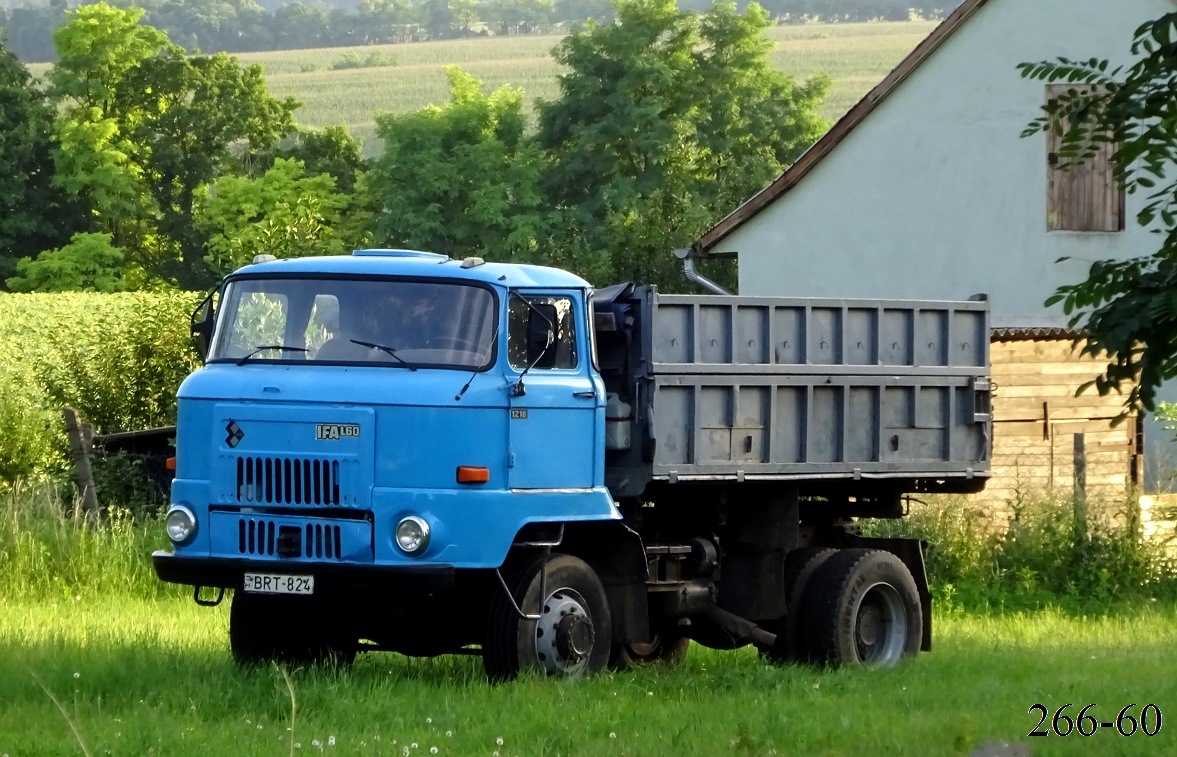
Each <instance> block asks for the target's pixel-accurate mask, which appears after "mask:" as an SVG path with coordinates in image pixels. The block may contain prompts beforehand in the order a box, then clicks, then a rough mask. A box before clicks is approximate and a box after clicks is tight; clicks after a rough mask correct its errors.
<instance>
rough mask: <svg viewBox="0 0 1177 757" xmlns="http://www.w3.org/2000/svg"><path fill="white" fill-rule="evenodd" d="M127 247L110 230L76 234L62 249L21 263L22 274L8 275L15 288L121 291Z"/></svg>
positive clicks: (49, 290) (30, 289) (18, 267)
mask: <svg viewBox="0 0 1177 757" xmlns="http://www.w3.org/2000/svg"><path fill="white" fill-rule="evenodd" d="M125 261H126V250H123V249H121V248H119V247H115V246H113V245H112V244H111V240H110V235H109V234H84V233H83V234H75V235H74V236H73V239H71V240H70V243H69V244H67V245H65V246H64V247H62V248H61V249H59V250H49V251H47V252H43V253H41V254H40V255H38V256H37V258H36V259H35V260H33V259H29V258H26V259H24V260H21V261H20V262H19V263H17V265H16V267H17V271H18V272H19V274H20V275H19V276H14V277H12V278H10V279H8V286H9V288H11V289H12V291H14V292H119V291H122V290H123V289H124V288H125V287H124V282H123V277H122V269H123V265H124V263H125Z"/></svg>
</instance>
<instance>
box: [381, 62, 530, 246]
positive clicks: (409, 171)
mask: <svg viewBox="0 0 1177 757" xmlns="http://www.w3.org/2000/svg"><path fill="white" fill-rule="evenodd" d="M446 75H447V76H448V77H449V80H450V89H451V99H450V102H449V103H448V104H447V105H445V106H443V107H436V106H431V107H429V108H426V109H424V110H421V111H418V112H416V113H410V114H407V115H402V116H392V115H379V116H377V124H378V126H377V129H378V133H379V135H380V137H381V138H383V139H384V152H383V154H382V155H381V156H380V158H379V159H377V161H376V162H375V164H374V165H373V167H372V170H371V172H370V175H369V177H368V181H369V191H370V192H371V194H372V196H373V197H374V198H375V205H374V208H375V222H376V239H377V242H378V243H388V244H393V245H398V246H407V247H419V248H422V249H429V250H436V251H437V252H443V253H446V254H450V255H453V256H457V257H461V256H464V255H467V254H480V255H486V256H488V257H492V258H494V259H497V260H518V259H531V258H532V257H534V256H535V255H537V253H538V252H539V251H540V247H539V242H538V241H537V240H538V239H539V237H540V235H541V231H542V222H543V219H542V217H541V211H542V208H543V204H544V203H543V199H542V197H541V195H540V193H539V191H538V177H539V169H540V163H541V160H542V156H541V154H540V151H539V150H538V149H536V147H535V146H534V145H533V144H531V142H530V141H528V140H527V139H526V138H525V136H524V125H525V121H524V117H523V93H522V91H520V90H518V89H516V88H513V87H502V88H500V89H498V90H496V91H495V92H493V93H492V94H490V95H484V94H482V92H481V91H480V85H481V82H479V81H478V79H476V78H474V77H473V76H471V75H469V74H467V73H464V72H462V71H461V70H460V69H458V68H457V67H455V66H451V67H447V69H446Z"/></svg>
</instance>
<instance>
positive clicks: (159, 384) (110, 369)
mask: <svg viewBox="0 0 1177 757" xmlns="http://www.w3.org/2000/svg"><path fill="white" fill-rule="evenodd" d="M199 298H200V295H197V294H191V293H179V292H158V293H145V292H134V293H122V294H73V293H70V294H0V355H3V356H4V357H3V360H4V363H5V364H6V365H8V366H12V365H19V366H22V368H21V370H24V371H27V373H26V374H24V375H25V376H26V378H25V379H22V381H21V383H22V384H23V386H25V387H27V388H28V390H29V391H30V392H33V394H32V395H31V396H32V397H33V399H34V400H35V401H36V403H37V405H38V406H39V407H40V408H41V409H43V410H46V411H50V412H51V413H53V415H54V418H59V417H60V416H59V415H58V414H59V413H60V411H61V408H62V407H64V406H67V405H68V406H71V407H74V408H76V409H77V410H78V412H79V413H81V415H82V417H83V418H85V419H86V420H87V421H89V422H90V423H92V424H93V425H94V428H95V431H96V432H97V433H106V432H112V431H125V430H131V429H140V428H149V427H152V426H166V425H170V424H172V423H174V422H175V412H176V404H175V393H176V389H177V388H178V387H179V385H180V382H181V381H182V380H183V379H184V377H185V376H187V375H188V374H189V373H191V372H192V371H193V370H194V369H195V368H196V367H197V366H198V365H199V361H198V360H197V358H196V355H195V353H194V352H193V351H192V348H191V346H190V343H189V335H188V315H189V314H190V313H191V311H192V309H193V308H194V307H195V306H196V303H197V301H198V300H199ZM28 377H32V379H33V380H29V378H28ZM5 391H11V389H10V388H7V387H6V388H5ZM53 424H54V426H55V427H59V426H60V424H59V422H58V421H57V420H54V421H53ZM19 429H20V427H15V428H11V427H5V428H0V433H2V434H5V435H12V434H13V433H15V432H17V431H19ZM56 436H57V438H58V439H59V440H60V439H61V433H60V431H59V432H57V434H56ZM59 443H61V442H60V441H59Z"/></svg>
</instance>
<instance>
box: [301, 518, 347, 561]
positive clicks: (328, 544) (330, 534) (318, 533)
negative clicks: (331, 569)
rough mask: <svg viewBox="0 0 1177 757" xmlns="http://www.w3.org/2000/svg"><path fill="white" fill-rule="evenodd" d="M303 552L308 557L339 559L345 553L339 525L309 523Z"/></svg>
mask: <svg viewBox="0 0 1177 757" xmlns="http://www.w3.org/2000/svg"><path fill="white" fill-rule="evenodd" d="M303 553H304V554H305V555H306V556H307V557H315V558H321V559H322V558H325V559H328V560H338V559H339V558H340V555H341V554H342V553H343V540H342V538H341V536H340V532H339V526H324V525H323V524H321V523H308V524H307V526H306V534H305V540H304V541H303Z"/></svg>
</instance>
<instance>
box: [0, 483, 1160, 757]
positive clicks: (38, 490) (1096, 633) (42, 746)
mask: <svg viewBox="0 0 1177 757" xmlns="http://www.w3.org/2000/svg"><path fill="white" fill-rule="evenodd" d="M67 505H68V503H63V502H62V500H61V499H60V497H58V496H55V495H54V494H53V493H52V490H51V489H50V488H48V487H46V486H44V485H32V486H28V487H26V488H24V489H23V490H21V491H18V492H17V493H15V494H10V495H8V496H5V497H0V757H2V756H3V755H10V756H12V757H15V755H62V754H81V753H87V754H93V755H101V754H112V755H116V754H132V755H145V754H163V753H172V754H185V755H188V754H191V755H205V754H208V755H222V754H234V755H275V754H312V753H321V754H338V755H402V756H403V755H404V751H403V750H404V748H405V747H406V746H407V747H408V748H409V754H411V755H429V754H432V752H431V748H432V747H436V748H437V754H440V755H445V754H451V755H470V754H482V755H493V754H494V753H495V752H498V753H499V755H500V757H506V755H555V754H586V755H587V754H591V755H597V754H618V755H647V754H648V755H662V754H688V755H695V754H697V755H713V754H721V753H724V754H726V753H743V754H755V755H768V754H782V755H783V754H803V755H823V754H830V755H837V754H849V755H862V754H871V755H876V754H877V755H891V754H895V755H905V754H935V755H947V754H968V753H970V752H971V751H972V750H974V749H975V748H977V747H978V746H980V745H981V744H984V743H987V742H991V741H996V740H1002V741H1008V742H1021V743H1026V744H1029V745H1030V746H1031V747H1032V748H1033V750H1034V754H1036V755H1051V754H1072V753H1076V752H1079V753H1092V754H1096V753H1098V754H1101V755H1103V754H1108V755H1115V754H1125V755H1128V754H1132V755H1137V754H1144V755H1148V754H1158V755H1160V754H1172V753H1174V752H1175V751H1177V749H1175V748H1174V743H1173V739H1174V734H1175V733H1177V726H1174V725H1172V724H1170V725H1169V726H1168V727H1166V728H1165V729H1164V730H1162V731H1161V733H1160V734H1159V735H1157V736H1155V737H1151V738H1150V737H1147V736H1145V735H1144V734H1143V733H1137V734H1136V735H1134V736H1131V737H1127V738H1126V737H1123V736H1120V735H1118V734H1116V733H1115V732H1114V731H1103V730H1101V731H1100V732H1099V733H1097V734H1096V735H1095V736H1092V737H1090V738H1085V737H1082V736H1080V735H1078V733H1075V734H1072V735H1071V736H1068V737H1065V738H1062V737H1058V736H1048V737H1046V738H1042V739H1038V738H1033V739H1032V738H1029V737H1028V736H1027V734H1028V733H1029V731H1030V730H1031V729H1032V728H1034V727H1035V726H1036V724H1037V723H1038V718H1037V717H1035V716H1034V715H1031V714H1029V713H1028V712H1027V710H1028V708H1029V707H1030V706H1031V705H1033V704H1035V703H1041V704H1042V705H1044V706H1046V707H1047V708H1049V709H1050V710H1051V711H1052V712H1053V711H1054V710H1055V709H1057V708H1059V707H1061V706H1062V705H1064V704H1067V703H1073V704H1075V705H1077V706H1076V707H1073V708H1071V709H1070V710H1069V714H1071V715H1072V716H1074V715H1075V714H1076V713H1077V711H1078V709H1079V708H1081V707H1082V706H1084V705H1086V704H1094V705H1096V706H1095V707H1094V708H1093V711H1094V714H1095V715H1096V716H1097V717H1099V718H1100V719H1101V720H1113V719H1114V718H1115V716H1116V713H1118V712H1119V711H1120V709H1121V708H1123V707H1124V706H1126V705H1129V704H1134V705H1135V708H1134V712H1135V713H1139V710H1140V708H1141V707H1143V706H1144V705H1145V704H1148V703H1153V704H1156V705H1157V706H1158V707H1159V708H1160V709H1161V711H1162V712H1163V713H1165V714H1167V715H1168V716H1169V717H1170V718H1173V717H1174V713H1177V660H1175V658H1174V656H1173V649H1174V647H1175V646H1177V602H1174V601H1173V600H1172V599H1171V598H1170V599H1162V600H1161V601H1149V600H1148V599H1139V598H1138V599H1137V601H1136V604H1135V605H1131V606H1129V605H1127V604H1126V603H1125V602H1124V601H1123V600H1122V599H1121V600H1120V602H1118V603H1116V604H1113V605H1111V606H1110V607H1104V608H1101V609H1099V610H1098V611H1095V612H1089V613H1087V614H1084V612H1083V610H1082V609H1081V608H1082V607H1083V605H1082V604H1076V603H1074V602H1069V603H1067V604H1066V607H1068V608H1069V609H1067V610H1062V609H1058V606H1057V605H1055V606H1053V607H1052V606H1046V607H1045V609H1040V610H1037V611H1034V612H1023V611H1016V610H999V609H995V610H990V611H983V612H976V611H974V612H969V611H965V610H962V609H961V605H960V604H958V603H955V604H954V603H952V602H940V603H939V604H938V606H937V615H936V630H935V634H934V650H933V651H932V652H931V653H930V654H923V655H920V656H918V657H917V658H916V659H914V660H911V661H909V662H907V663H905V664H904V665H901V666H900V667H899V668H897V669H894V670H889V671H870V670H837V671H831V670H821V669H814V668H810V667H804V666H787V667H773V666H770V665H767V664H765V663H764V662H762V661H761V660H760V659H759V658H758V657H757V655H756V654H755V653H754V652H753V651H752V650H748V649H745V650H739V651H736V652H717V651H712V650H708V649H704V648H701V647H698V646H694V647H693V648H692V650H691V653H690V656H689V658H688V660H687V662H686V663H685V664H684V665H682V666H680V667H678V668H658V667H650V668H646V669H642V670H636V671H627V672H608V673H606V674H604V675H601V676H599V677H596V678H592V679H588V680H582V681H558V680H545V679H538V678H524V679H522V680H520V681H516V682H514V683H511V684H507V685H502V686H494V687H492V686H489V685H488V684H487V683H486V682H485V680H484V678H483V675H482V668H481V664H480V662H479V660H478V659H477V658H474V657H442V658H436V659H415V658H408V657H404V656H400V655H395V654H390V653H370V654H365V655H361V656H360V658H359V660H358V661H357V663H356V665H355V666H354V667H352V668H350V669H346V670H330V669H312V670H296V671H291V672H290V684H289V687H288V684H287V682H286V677H285V673H286V672H285V671H283V670H280V669H278V668H261V669H255V670H242V669H240V668H238V667H236V666H235V665H234V664H233V663H232V661H231V659H230V653H229V648H228V615H229V613H228V602H226V603H225V604H224V605H222V606H220V607H217V608H212V609H207V608H200V607H197V606H196V605H195V604H193V602H192V600H191V595H190V592H189V591H188V590H187V589H185V588H183V587H176V586H170V585H164V584H160V583H159V582H158V581H156V580H155V579H154V576H153V575H152V571H151V568H150V563H149V558H148V555H149V553H150V551H151V550H152V549H154V548H157V547H159V546H161V545H162V544H163V542H164V541H165V540H164V538H163V535H162V533H161V529H160V525H159V524H158V523H157V522H155V521H152V520H150V519H146V520H144V521H142V522H134V521H130V520H119V521H115V522H113V523H108V524H106V525H104V526H102V527H100V528H93V527H88V526H86V525H85V524H84V523H83V522H82V521H80V520H79V519H77V518H75V517H70V516H67V515H65V514H63V513H64V512H65V511H66V510H68V509H69V508H68V507H67ZM1162 596H1164V597H1171V595H1170V594H1163V595H1162ZM374 599H375V600H376V601H379V600H378V598H374ZM990 606H991V607H994V608H1000V607H1003V606H1004V607H1010V606H1011V605H1009V604H1005V603H1001V602H997V603H992V604H991V605H990ZM1019 606H1020V605H1019ZM472 622H476V621H472ZM291 690H293V695H294V698H295V701H296V707H295V708H294V711H293V714H292V709H291ZM75 729H76V734H77V735H76V736H75ZM288 729H290V730H288ZM498 739H502V740H503V743H502V744H501V745H500V744H498V742H497V740H498ZM414 744H415V745H416V746H415V747H414V746H413V745H414Z"/></svg>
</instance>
